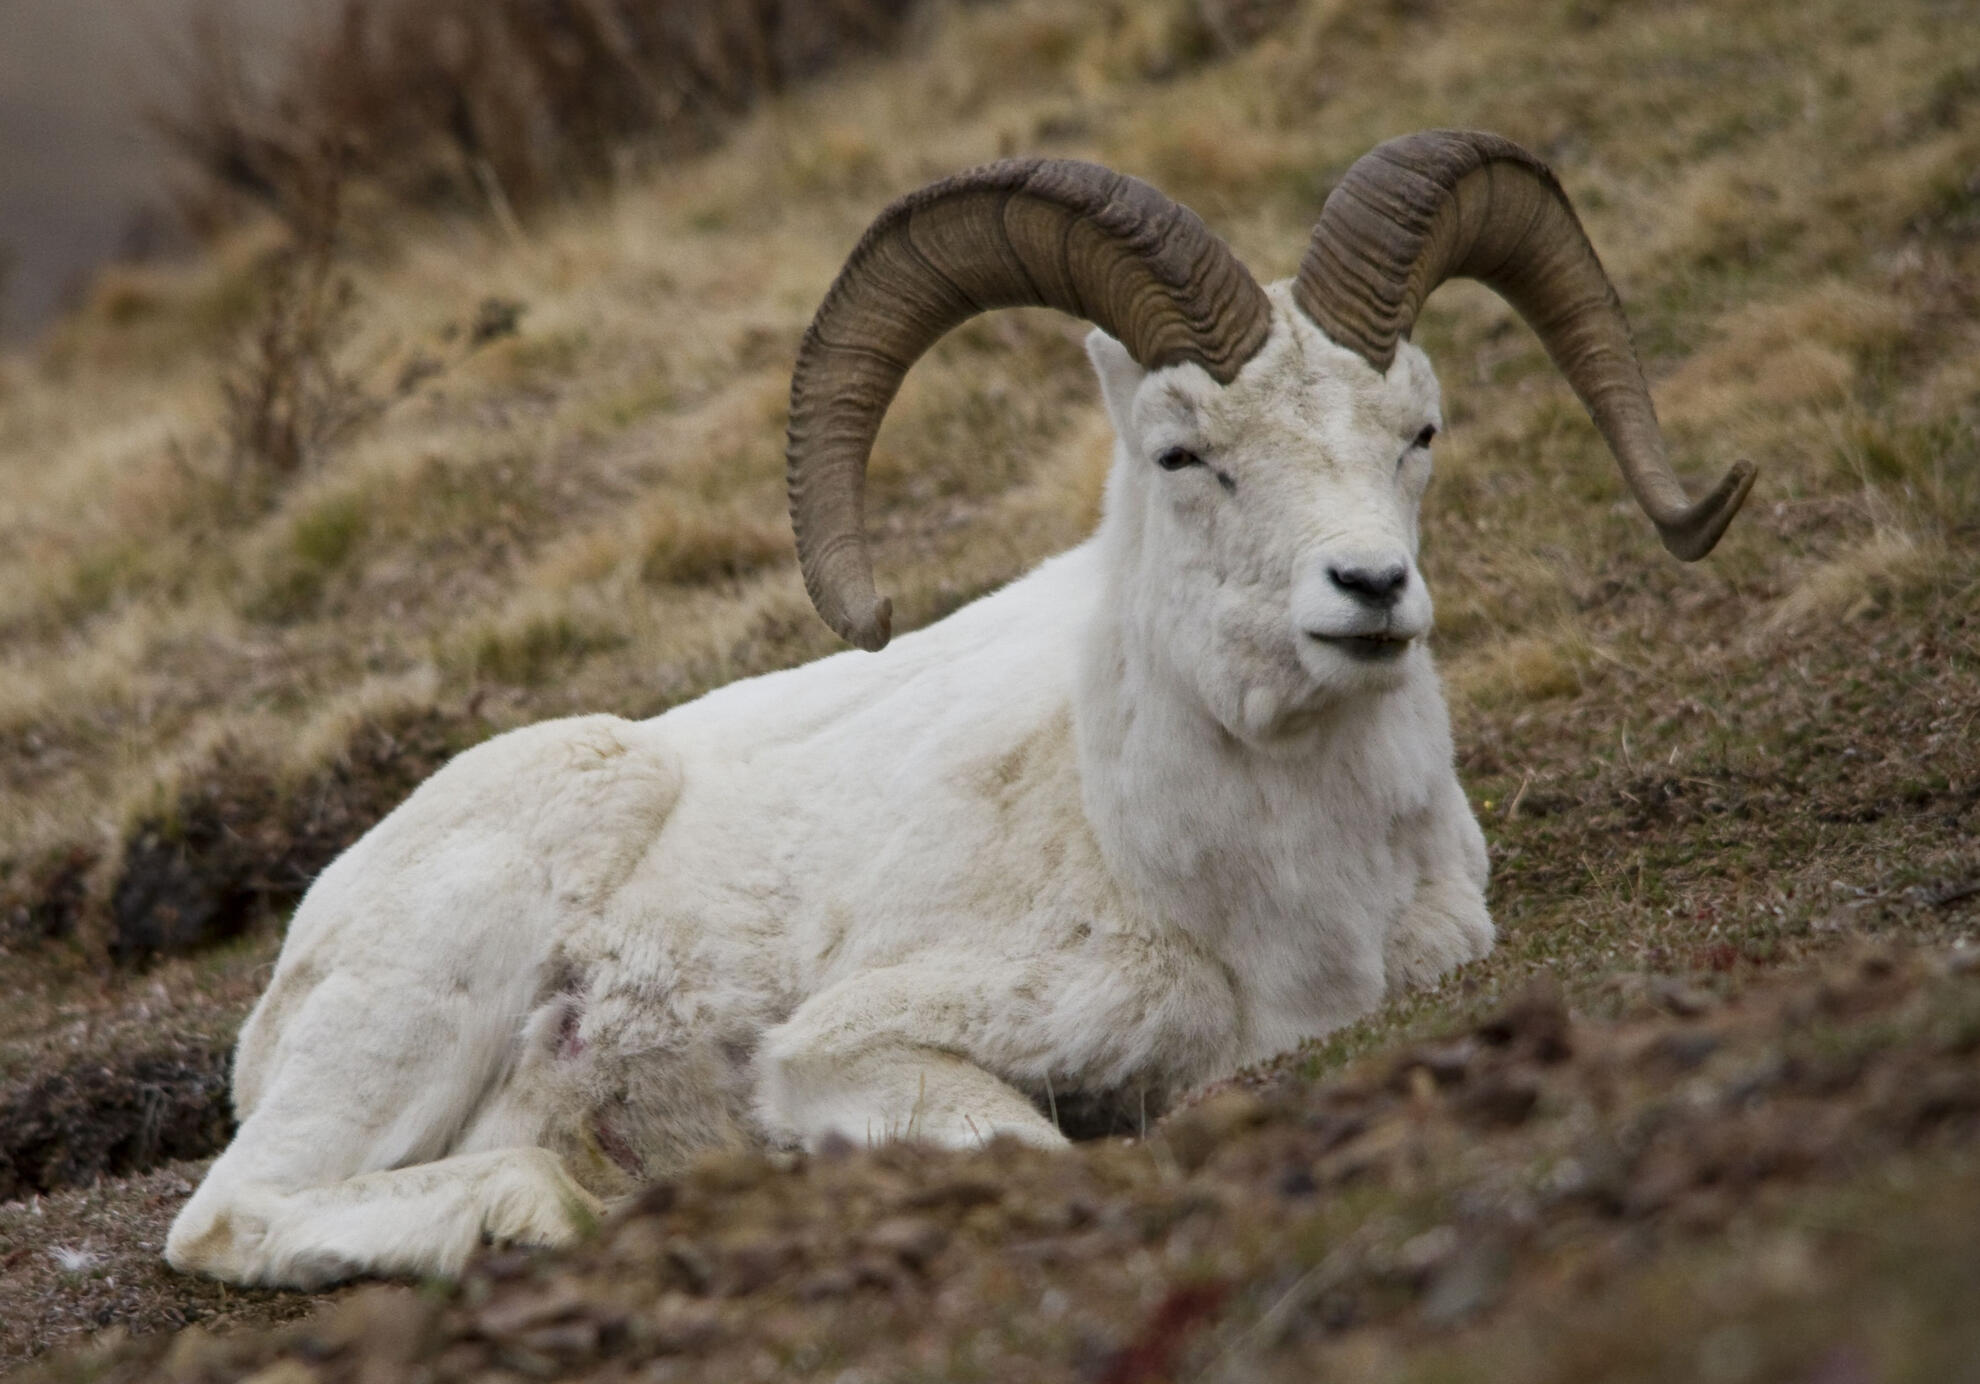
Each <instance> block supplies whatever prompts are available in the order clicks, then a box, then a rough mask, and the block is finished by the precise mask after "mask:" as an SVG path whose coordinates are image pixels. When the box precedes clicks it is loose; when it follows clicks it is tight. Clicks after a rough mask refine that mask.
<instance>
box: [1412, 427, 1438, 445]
mask: <svg viewBox="0 0 1980 1384" xmlns="http://www.w3.org/2000/svg"><path fill="white" fill-rule="evenodd" d="M1436 435H1437V425H1436V424H1435V423H1425V424H1424V425H1423V431H1422V432H1420V433H1418V434H1417V435H1416V445H1417V446H1419V447H1428V446H1429V445H1430V439H1431V438H1433V437H1435V436H1436Z"/></svg>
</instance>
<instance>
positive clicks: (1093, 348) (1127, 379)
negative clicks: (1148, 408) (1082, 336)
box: [1086, 327, 1148, 438]
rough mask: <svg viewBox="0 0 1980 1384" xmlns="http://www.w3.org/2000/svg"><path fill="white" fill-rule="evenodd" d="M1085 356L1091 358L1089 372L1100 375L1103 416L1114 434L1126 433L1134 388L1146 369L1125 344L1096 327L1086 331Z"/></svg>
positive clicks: (1121, 434)
mask: <svg viewBox="0 0 1980 1384" xmlns="http://www.w3.org/2000/svg"><path fill="white" fill-rule="evenodd" d="M1086 358H1087V359H1088V360H1090V361H1092V362H1093V373H1094V374H1096V375H1098V376H1099V377H1100V397H1101V399H1103V400H1104V401H1105V402H1106V405H1107V416H1108V417H1109V418H1111V419H1113V421H1114V432H1115V434H1116V435H1117V436H1119V437H1123V438H1125V437H1127V436H1129V435H1130V432H1129V430H1130V427H1131V424H1132V422H1133V419H1134V391H1135V390H1137V389H1139V388H1140V387H1141V382H1142V381H1143V380H1145V379H1147V378H1148V372H1147V371H1146V370H1143V369H1142V368H1141V366H1140V365H1139V364H1137V363H1136V361H1135V359H1134V357H1133V356H1131V355H1129V354H1128V350H1127V347H1125V346H1123V345H1121V343H1120V342H1118V341H1116V340H1114V338H1112V337H1111V336H1108V335H1107V334H1106V333H1105V332H1103V331H1101V330H1100V329H1099V328H1098V327H1095V328H1094V329H1093V330H1092V331H1090V332H1088V333H1087V334H1086Z"/></svg>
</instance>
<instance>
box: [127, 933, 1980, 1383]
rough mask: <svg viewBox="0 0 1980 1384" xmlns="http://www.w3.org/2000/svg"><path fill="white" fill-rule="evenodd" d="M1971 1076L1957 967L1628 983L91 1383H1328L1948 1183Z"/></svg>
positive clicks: (131, 1357) (843, 1163)
mask: <svg viewBox="0 0 1980 1384" xmlns="http://www.w3.org/2000/svg"><path fill="white" fill-rule="evenodd" d="M1976 1054H1980V967H1976V966H1974V965H1973V964H1972V958H1971V956H1970V955H1968V954H1964V953H1956V954H1955V955H1954V958H1953V959H1952V960H1951V961H1947V960H1945V959H1943V958H1940V959H1936V960H1935V959H1931V958H1924V959H1913V960H1909V961H1904V962H1897V961H1893V960H1890V959H1888V958H1883V957H1872V958H1870V959H1868V960H1865V961H1860V962H1857V963H1853V964H1851V965H1850V966H1848V967H1846V968H1842V969H1839V970H1837V971H1835V972H1834V973H1832V974H1830V975H1828V976H1826V977H1824V978H1822V979H1821V980H1819V981H1815V982H1811V981H1809V980H1807V979H1805V978H1804V979H1800V980H1796V981H1793V982H1781V981H1775V982H1772V983H1769V984H1765V985H1761V986H1757V987H1756V988H1754V989H1753V990H1751V991H1749V992H1748V993H1747V994H1746V995H1745V996H1744V997H1742V998H1739V999H1737V1000H1735V1001H1733V1002H1730V1003H1723V1004H1722V1003H1719V1002H1716V1001H1714V1000H1713V999H1712V998H1711V997H1709V996H1707V995H1704V994H1701V993H1699V992H1696V991H1693V990H1689V989H1685V988H1683V987H1681V986H1678V985H1676V984H1674V983H1672V984H1665V985H1661V986H1657V985H1653V986H1649V987H1646V989H1645V990H1644V992H1643V994H1642V995H1641V996H1640V998H1639V1002H1638V1003H1637V1006H1636V1012H1635V1013H1634V1014H1633V1015H1632V1016H1631V1017H1627V1018H1625V1019H1623V1020H1621V1021H1618V1022H1613V1023H1596V1022H1589V1021H1584V1020H1582V1019H1579V1018H1576V1017H1571V1016H1570V1015H1569V1014H1568V1013H1567V1012H1566V1011H1565V1010H1564V1009H1563V1008H1562V1007H1561V1005H1560V1004H1559V1002H1558V1001H1557V1000H1556V999H1555V998H1553V997H1552V996H1551V995H1549V994H1548V993H1546V992H1544V991H1539V992H1535V993H1533V994H1530V995H1528V996H1527V997H1525V998H1524V999H1522V1000H1520V1001H1519V1002H1518V1003H1516V1004H1514V1005H1513V1006H1511V1007H1510V1008H1508V1009H1507V1010H1505V1011H1504V1012H1502V1013H1500V1014H1499V1015H1497V1016H1495V1017H1494V1018H1492V1019H1490V1020H1489V1021H1487V1022H1485V1023H1483V1024H1481V1025H1479V1026H1476V1027H1475V1028H1473V1029H1471V1030H1470V1031H1468V1032H1463V1033H1459V1034H1456V1035H1453V1036H1451V1037H1449V1038H1447V1039H1445V1040H1441V1041H1437V1042H1431V1043H1425V1044H1420V1045H1418V1046H1415V1047H1413V1048H1410V1049H1408V1050H1406V1051H1404V1052H1402V1053H1401V1054H1400V1055H1396V1054H1391V1055H1388V1056H1386V1057H1384V1058H1383V1059H1381V1060H1379V1061H1377V1062H1372V1063H1369V1064H1366V1065H1364V1066H1363V1067H1361V1068H1359V1069H1356V1070H1354V1071H1352V1072H1350V1073H1348V1074H1347V1075H1346V1076H1344V1077H1341V1078H1337V1079H1333V1080H1327V1081H1323V1082H1317V1083H1316V1082H1310V1081H1307V1080H1304V1079H1302V1078H1301V1077H1299V1076H1298V1075H1297V1074H1296V1072H1295V1071H1294V1070H1292V1069H1291V1068H1288V1069H1287V1070H1282V1071H1277V1072H1266V1073H1262V1074H1257V1075H1255V1076H1254V1077H1253V1078H1252V1079H1251V1080H1250V1081H1248V1082H1247V1083H1243V1084H1233V1085H1232V1086H1229V1087H1227V1088H1225V1089H1222V1090H1220V1091H1217V1092H1214V1093H1212V1094H1211V1095H1210V1096H1209V1097H1208V1098H1206V1099H1205V1100H1203V1101H1202V1102H1201V1103H1199V1104H1197V1105H1196V1106H1194V1107H1192V1108H1191V1109H1189V1110H1187V1111H1185V1112H1184V1113H1182V1114H1181V1115H1179V1116H1177V1117H1176V1118H1174V1119H1172V1120H1170V1121H1169V1122H1168V1123H1167V1124H1166V1125H1165V1126H1164V1127H1163V1128H1162V1129H1161V1130H1160V1131H1159V1132H1158V1134H1157V1135H1156V1136H1155V1137H1153V1138H1151V1139H1149V1140H1147V1141H1145V1142H1139V1143H1136V1142H1122V1141H1113V1142H1105V1143H1099V1144H1092V1145H1086V1146H1082V1147H1080V1148H1078V1149H1076V1150H1074V1151H1073V1152H1070V1153H1066V1154H1051V1153H1044V1152H1039V1151H1035V1150H1028V1149H1020V1148H1015V1147H1007V1146H1003V1145H997V1146H993V1147H991V1148H989V1149H986V1150H984V1151H983V1152H981V1153H978V1154H974V1155H940V1154H936V1153H932V1152H928V1151H924V1150H917V1149H914V1148H910V1147H902V1146H895V1147H890V1148H887V1149H883V1150H880V1151H877V1152H874V1153H871V1154H866V1153H856V1152H854V1151H852V1150H850V1149H847V1150H844V1151H842V1152H839V1153H836V1154H833V1153H826V1154H821V1155H819V1156H814V1157H783V1158H764V1157H724V1158H719V1159H715V1160H711V1161H708V1162H705V1163H703V1164H701V1165H700V1166H698V1167H697V1168H696V1169H695V1170H694V1171H693V1172H692V1173H691V1174H689V1175H688V1176H686V1177H683V1178H682V1179H680V1180H678V1181H674V1182H667V1183H662V1184H659V1185H657V1186H655V1187H653V1188H651V1189H650V1190H649V1191H648V1192H647V1193H646V1194H644V1195H643V1196H642V1197H641V1198H640V1199H639V1200H638V1202H637V1203H636V1204H635V1205H633V1206H632V1207H630V1208H629V1209H628V1210H627V1211H626V1212H625V1213H624V1214H622V1215H621V1216H619V1217H618V1218H617V1219H615V1220H614V1221H613V1223H612V1224H610V1225H609V1226H608V1227H607V1228H606V1229H605V1230H604V1231H603V1232H602V1233H601V1234H600V1235H599V1237H598V1238H597V1239H596V1240H594V1241H593V1242H592V1243H590V1244H588V1245H586V1246H584V1247H583V1248H581V1249H580V1250H579V1251H577V1252H575V1253H573V1254H571V1255H568V1256H565V1257H561V1258H555V1257H544V1256H536V1255H530V1254H524V1253H517V1252H499V1253H491V1254H489V1255H486V1256H484V1257H483V1258H482V1259H481V1260H479V1261H478V1262H477V1263H475V1264H474V1265H473V1266H472V1267H471V1268H470V1270H469V1272H468V1274H467V1275H466V1277H465V1278H464V1280H463V1281H462V1282H461V1283H460V1284H459V1285H458V1286H457V1287H456V1288H454V1289H453V1290H451V1291H450V1292H449V1293H447V1294H445V1295H441V1296H435V1295H431V1294H425V1295H418V1294H413V1293H408V1292H405V1291H403V1290H396V1289H389V1288H377V1289H372V1290H368V1291H365V1292H362V1293H360V1294H358V1295H356V1296H355V1297H353V1298H351V1299H349V1300H347V1301H345V1302H344V1303H342V1304H341V1305H340V1306H338V1307H337V1308H336V1309H335V1310H334V1311H333V1312H330V1313H327V1314H325V1315H323V1316H320V1317H319V1318H317V1319H316V1320H314V1321H312V1322H310V1323H308V1324H306V1325H303V1326H300V1327H297V1328H293V1329H290V1330H287V1331H284V1332H279V1333H259V1334H255V1333H244V1334H241V1335H238V1336H234V1337H230V1338H213V1337H208V1336H205V1335H202V1334H190V1335H183V1336H181V1337H180V1338H179V1339H178V1341H177V1342H176V1343H174V1344H172V1345H170V1347H169V1350H168V1348H167V1345H166V1343H164V1342H157V1341H154V1342H145V1343H139V1344H137V1345H132V1346H126V1347H123V1348H122V1349H121V1351H118V1352H112V1353H111V1354H110V1355H109V1356H107V1357H105V1358H102V1359H99V1360H98V1361H97V1362H96V1363H97V1364H98V1365H99V1366H100V1367H102V1368H103V1370H104V1374H103V1375H102V1377H103V1378H106V1379H138V1378H149V1377H154V1375H155V1373H156V1372H157V1371H159V1370H161V1369H162V1370H164V1371H166V1372H167V1373H169V1374H170V1376H171V1377H173V1378H177V1379H188V1380H190V1379H203V1380H204V1379H214V1380H217V1379H233V1378H240V1377H244V1376H246V1375H249V1374H251V1373H254V1372H255V1371H257V1370H260V1369H264V1368H266V1367H268V1366H269V1365H270V1364H271V1363H272V1362H274V1361H276V1360H278V1359H280V1360H285V1361H288V1362H290V1363H289V1364H287V1365H285V1366H284V1367H283V1368H284V1370H285V1371H286V1372H285V1373H284V1374H283V1375H282V1377H283V1378H285V1379H287V1378H289V1377H291V1376H292V1375H293V1377H294V1378H296V1379H298V1380H301V1379H304V1378H308V1379H337V1380H342V1379H356V1378H367V1379H368V1378H381V1379H390V1378H400V1377H412V1376H414V1375H417V1376H419V1377H422V1378H431V1379H440V1380H450V1379H467V1378H480V1377H484V1376H485V1375H486V1374H487V1373H488V1372H489V1371H507V1372H518V1373H521V1374H524V1375H528V1376H531V1377H551V1376H558V1377H587V1378H592V1377H595V1378H622V1377H627V1376H628V1375H630V1374H632V1373H634V1372H637V1371H639V1370H641V1369H645V1368H650V1367H653V1366H655V1365H657V1364H660V1363H662V1362H664V1363H665V1364H666V1366H667V1368H668V1371H669V1372H668V1373H667V1374H666V1377H668V1378H672V1379H684V1378H708V1379H724V1380H729V1379H737V1378H745V1377H771V1376H775V1377H790V1376H805V1375H822V1376H824V1377H835V1376H838V1375H839V1374H840V1372H841V1371H843V1370H844V1369H846V1368H847V1367H848V1366H849V1365H852V1364H853V1363H855V1362H857V1363H858V1365H859V1366H860V1367H861V1368H862V1370H863V1371H864V1372H868V1373H871V1374H872V1375H873V1377H894V1376H897V1375H901V1374H904V1373H915V1372H921V1373H925V1374H930V1375H937V1376H941V1377H950V1376H951V1375H952V1374H953V1373H954V1372H955V1371H957V1370H959V1369H964V1368H966V1369H967V1372H968V1373H969V1374H970V1375H971V1376H972V1377H979V1376H980V1377H984V1378H1029V1379H1058V1378H1064V1379H1073V1378H1083V1379H1088V1380H1107V1381H1115V1382H1116V1384H1125V1382H1126V1381H1152V1380H1156V1379H1164V1378H1171V1377H1177V1376H1178V1375H1182V1374H1187V1375H1191V1376H1195V1375H1197V1374H1199V1373H1202V1372H1205V1371H1208V1370H1211V1369H1212V1368H1213V1367H1214V1368H1215V1369H1216V1370H1217V1371H1219V1372H1221V1373H1222V1374H1223V1375H1224V1376H1226V1377H1232V1378H1256V1377H1260V1376H1263V1375H1279V1374H1283V1375H1284V1376H1285V1377H1288V1378H1293V1377H1319V1376H1320V1375H1321V1374H1323V1373H1328V1372H1329V1371H1328V1367H1329V1363H1330V1362H1335V1363H1338V1361H1340V1360H1342V1359H1346V1358H1348V1357H1347V1356H1343V1355H1341V1354H1340V1352H1342V1351H1349V1352H1352V1351H1353V1350H1361V1351H1363V1352H1364V1354H1365V1352H1366V1351H1367V1350H1370V1349H1377V1348H1380V1347H1381V1346H1383V1345H1384V1344H1385V1343H1386V1344H1398V1343H1408V1342H1411V1341H1421V1340H1424V1339H1428V1338H1432V1337H1436V1336H1438V1335H1439V1333H1447V1332H1449V1331H1451V1330H1453V1329H1457V1328H1465V1327H1471V1326H1478V1325H1481V1324H1483V1325H1490V1324H1492V1323H1493V1322H1494V1321H1495V1320H1497V1319H1500V1318H1505V1317H1509V1316H1512V1315H1516V1313H1517V1312H1518V1310H1520V1304H1521V1303H1522V1302H1524V1301H1525V1300H1527V1299H1538V1298H1542V1297H1544V1296H1545V1294H1546V1292H1547V1291H1548V1290H1549V1289H1550V1287H1551V1288H1557V1287H1558V1286H1559V1284H1558V1282H1557V1280H1558V1279H1559V1276H1560V1274H1561V1272H1562V1266H1563V1265H1572V1266H1574V1267H1573V1274H1574V1276H1575V1278H1574V1283H1573V1284H1572V1285H1571V1286H1572V1288H1573V1290H1574V1291H1575V1292H1589V1291H1594V1290H1595V1289H1596V1288H1598V1287H1599V1286H1601V1285H1602V1284H1604V1283H1609V1282H1615V1281H1621V1280H1625V1279H1627V1278H1628V1277H1629V1276H1630V1275H1632V1274H1634V1273H1637V1272H1639V1271H1640V1270H1641V1269H1642V1267H1643V1266H1644V1265H1646V1264H1651V1263H1654V1262H1656V1261H1657V1260H1658V1259H1659V1257H1660V1256H1662V1257H1666V1258H1667V1257H1669V1256H1670V1255H1673V1254H1684V1253H1687V1252H1689V1248H1688V1247H1695V1246H1698V1245H1700V1244H1709V1243H1714V1242H1716V1237H1717V1236H1719V1235H1720V1233H1721V1232H1724V1231H1727V1230H1728V1229H1729V1228H1732V1229H1735V1230H1738V1229H1740V1228H1741V1227H1744V1231H1745V1232H1746V1233H1750V1232H1751V1231H1752V1230H1753V1227H1755V1226H1758V1225H1764V1224H1766V1223H1768V1222H1769V1218H1773V1219H1775V1220H1778V1219H1779V1218H1780V1216H1781V1215H1782V1208H1783V1207H1792V1206H1793V1205H1794V1204H1796V1203H1795V1198H1797V1197H1802V1196H1804V1195H1806V1194H1808V1192H1809V1190H1810V1189H1819V1188H1821V1187H1823V1186H1837V1185H1844V1184H1847V1183H1848V1181H1849V1179H1850V1178H1851V1177H1853V1176H1855V1175H1856V1174H1857V1173H1858V1172H1859V1170H1861V1169H1863V1168H1865V1167H1868V1166H1871V1165H1872V1163H1873V1161H1874V1160H1885V1163H1884V1165H1885V1166H1889V1162H1888V1160H1890V1159H1893V1158H1902V1157H1911V1156H1921V1157H1922V1156H1927V1155H1928V1154H1929V1155H1932V1156H1944V1155H1947V1154H1955V1155H1959V1156H1960V1157H1964V1158H1965V1160H1966V1162H1965V1164H1961V1165H1960V1166H1966V1165H1970V1162H1971V1159H1970V1153H1971V1150H1972V1148H1973V1145H1974V1143H1975V1141H1976V1138H1980V1062H1977V1061H1976ZM1850 1330H1851V1325H1850V1321H1849V1318H1848V1316H1847V1314H1839V1315H1837V1316H1836V1317H1835V1318H1834V1319H1833V1320H1831V1321H1830V1323H1829V1325H1828V1327H1827V1328H1826V1329H1825V1330H1821V1331H1816V1332H1813V1333H1808V1332H1803V1333H1802V1334H1801V1335H1800V1336H1795V1337H1787V1338H1784V1343H1782V1344H1781V1345H1780V1346H1779V1349H1780V1350H1781V1351H1782V1352H1786V1354H1784V1355H1783V1356H1782V1357H1781V1361H1780V1362H1779V1363H1781V1364H1782V1365H1783V1366H1785V1365H1787V1364H1792V1363H1793V1362H1795V1361H1800V1362H1803V1364H1801V1365H1796V1368H1804V1367H1809V1366H1812V1365H1813V1364H1817V1363H1820V1362H1821V1361H1822V1360H1824V1359H1827V1358H1830V1357H1831V1355H1833V1352H1834V1351H1835V1350H1837V1349H1843V1348H1844V1346H1847V1345H1848V1343H1847V1342H1844V1343H1843V1345H1841V1346H1839V1345H1838V1344H1837V1343H1838V1341H1840V1340H1841V1339H1842V1338H1843V1337H1844V1336H1846V1335H1848V1334H1849V1331H1850ZM1767 1348H1768V1349H1773V1346H1772V1345H1771V1344H1769V1345H1768V1346H1767ZM1825 1352H1827V1353H1828V1354H1825ZM1852 1358H1854V1357H1852ZM1769 1359H1770V1360H1771V1359H1772V1357H1769ZM766 1370H768V1373H767V1374H766ZM1770 1372H1771V1371H1764V1372H1761V1373H1770ZM1752 1377H1759V1374H1757V1373H1756V1374H1755V1375H1754V1376H1752Z"/></svg>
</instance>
